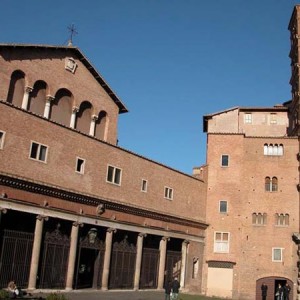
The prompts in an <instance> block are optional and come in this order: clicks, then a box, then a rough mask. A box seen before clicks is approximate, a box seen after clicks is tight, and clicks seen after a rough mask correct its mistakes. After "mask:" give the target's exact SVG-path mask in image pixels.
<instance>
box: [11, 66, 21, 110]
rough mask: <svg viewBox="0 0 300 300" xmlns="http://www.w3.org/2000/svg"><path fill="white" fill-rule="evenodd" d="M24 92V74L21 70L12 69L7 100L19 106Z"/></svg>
mask: <svg viewBox="0 0 300 300" xmlns="http://www.w3.org/2000/svg"><path fill="white" fill-rule="evenodd" d="M24 92H25V74H24V73H23V72H22V71H19V70H18V71H14V72H13V73H12V74H11V79H10V84H9V89H8V95H7V102H9V103H12V104H14V105H16V106H19V107H21V106H22V101H23V97H24Z"/></svg>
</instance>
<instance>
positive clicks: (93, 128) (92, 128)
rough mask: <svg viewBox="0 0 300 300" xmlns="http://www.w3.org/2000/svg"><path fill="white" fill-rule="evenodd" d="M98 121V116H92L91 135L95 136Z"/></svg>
mask: <svg viewBox="0 0 300 300" xmlns="http://www.w3.org/2000/svg"><path fill="white" fill-rule="evenodd" d="M97 120H98V117H97V116H96V115H93V116H92V120H91V125H90V133H89V135H91V136H95V127H96V121H97Z"/></svg>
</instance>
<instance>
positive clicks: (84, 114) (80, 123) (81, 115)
mask: <svg viewBox="0 0 300 300" xmlns="http://www.w3.org/2000/svg"><path fill="white" fill-rule="evenodd" d="M91 120H92V104H91V103H90V102H88V101H84V102H82V103H81V104H80V107H79V111H78V113H77V120H76V127H75V128H76V129H77V130H79V131H81V132H83V133H86V134H89V132H90V126H91Z"/></svg>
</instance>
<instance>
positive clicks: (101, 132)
mask: <svg viewBox="0 0 300 300" xmlns="http://www.w3.org/2000/svg"><path fill="white" fill-rule="evenodd" d="M107 132H108V117H107V113H106V112H105V111H103V110H102V111H101V112H100V113H99V115H98V120H97V121H96V126H95V137H96V138H98V139H101V140H104V141H106V140H107Z"/></svg>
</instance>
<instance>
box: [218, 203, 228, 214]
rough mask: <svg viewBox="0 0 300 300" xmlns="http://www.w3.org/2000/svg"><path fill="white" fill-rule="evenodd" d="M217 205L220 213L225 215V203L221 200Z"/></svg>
mask: <svg viewBox="0 0 300 300" xmlns="http://www.w3.org/2000/svg"><path fill="white" fill-rule="evenodd" d="M219 205H220V206H219V211H220V213H227V201H225V200H221V201H220V204H219Z"/></svg>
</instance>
